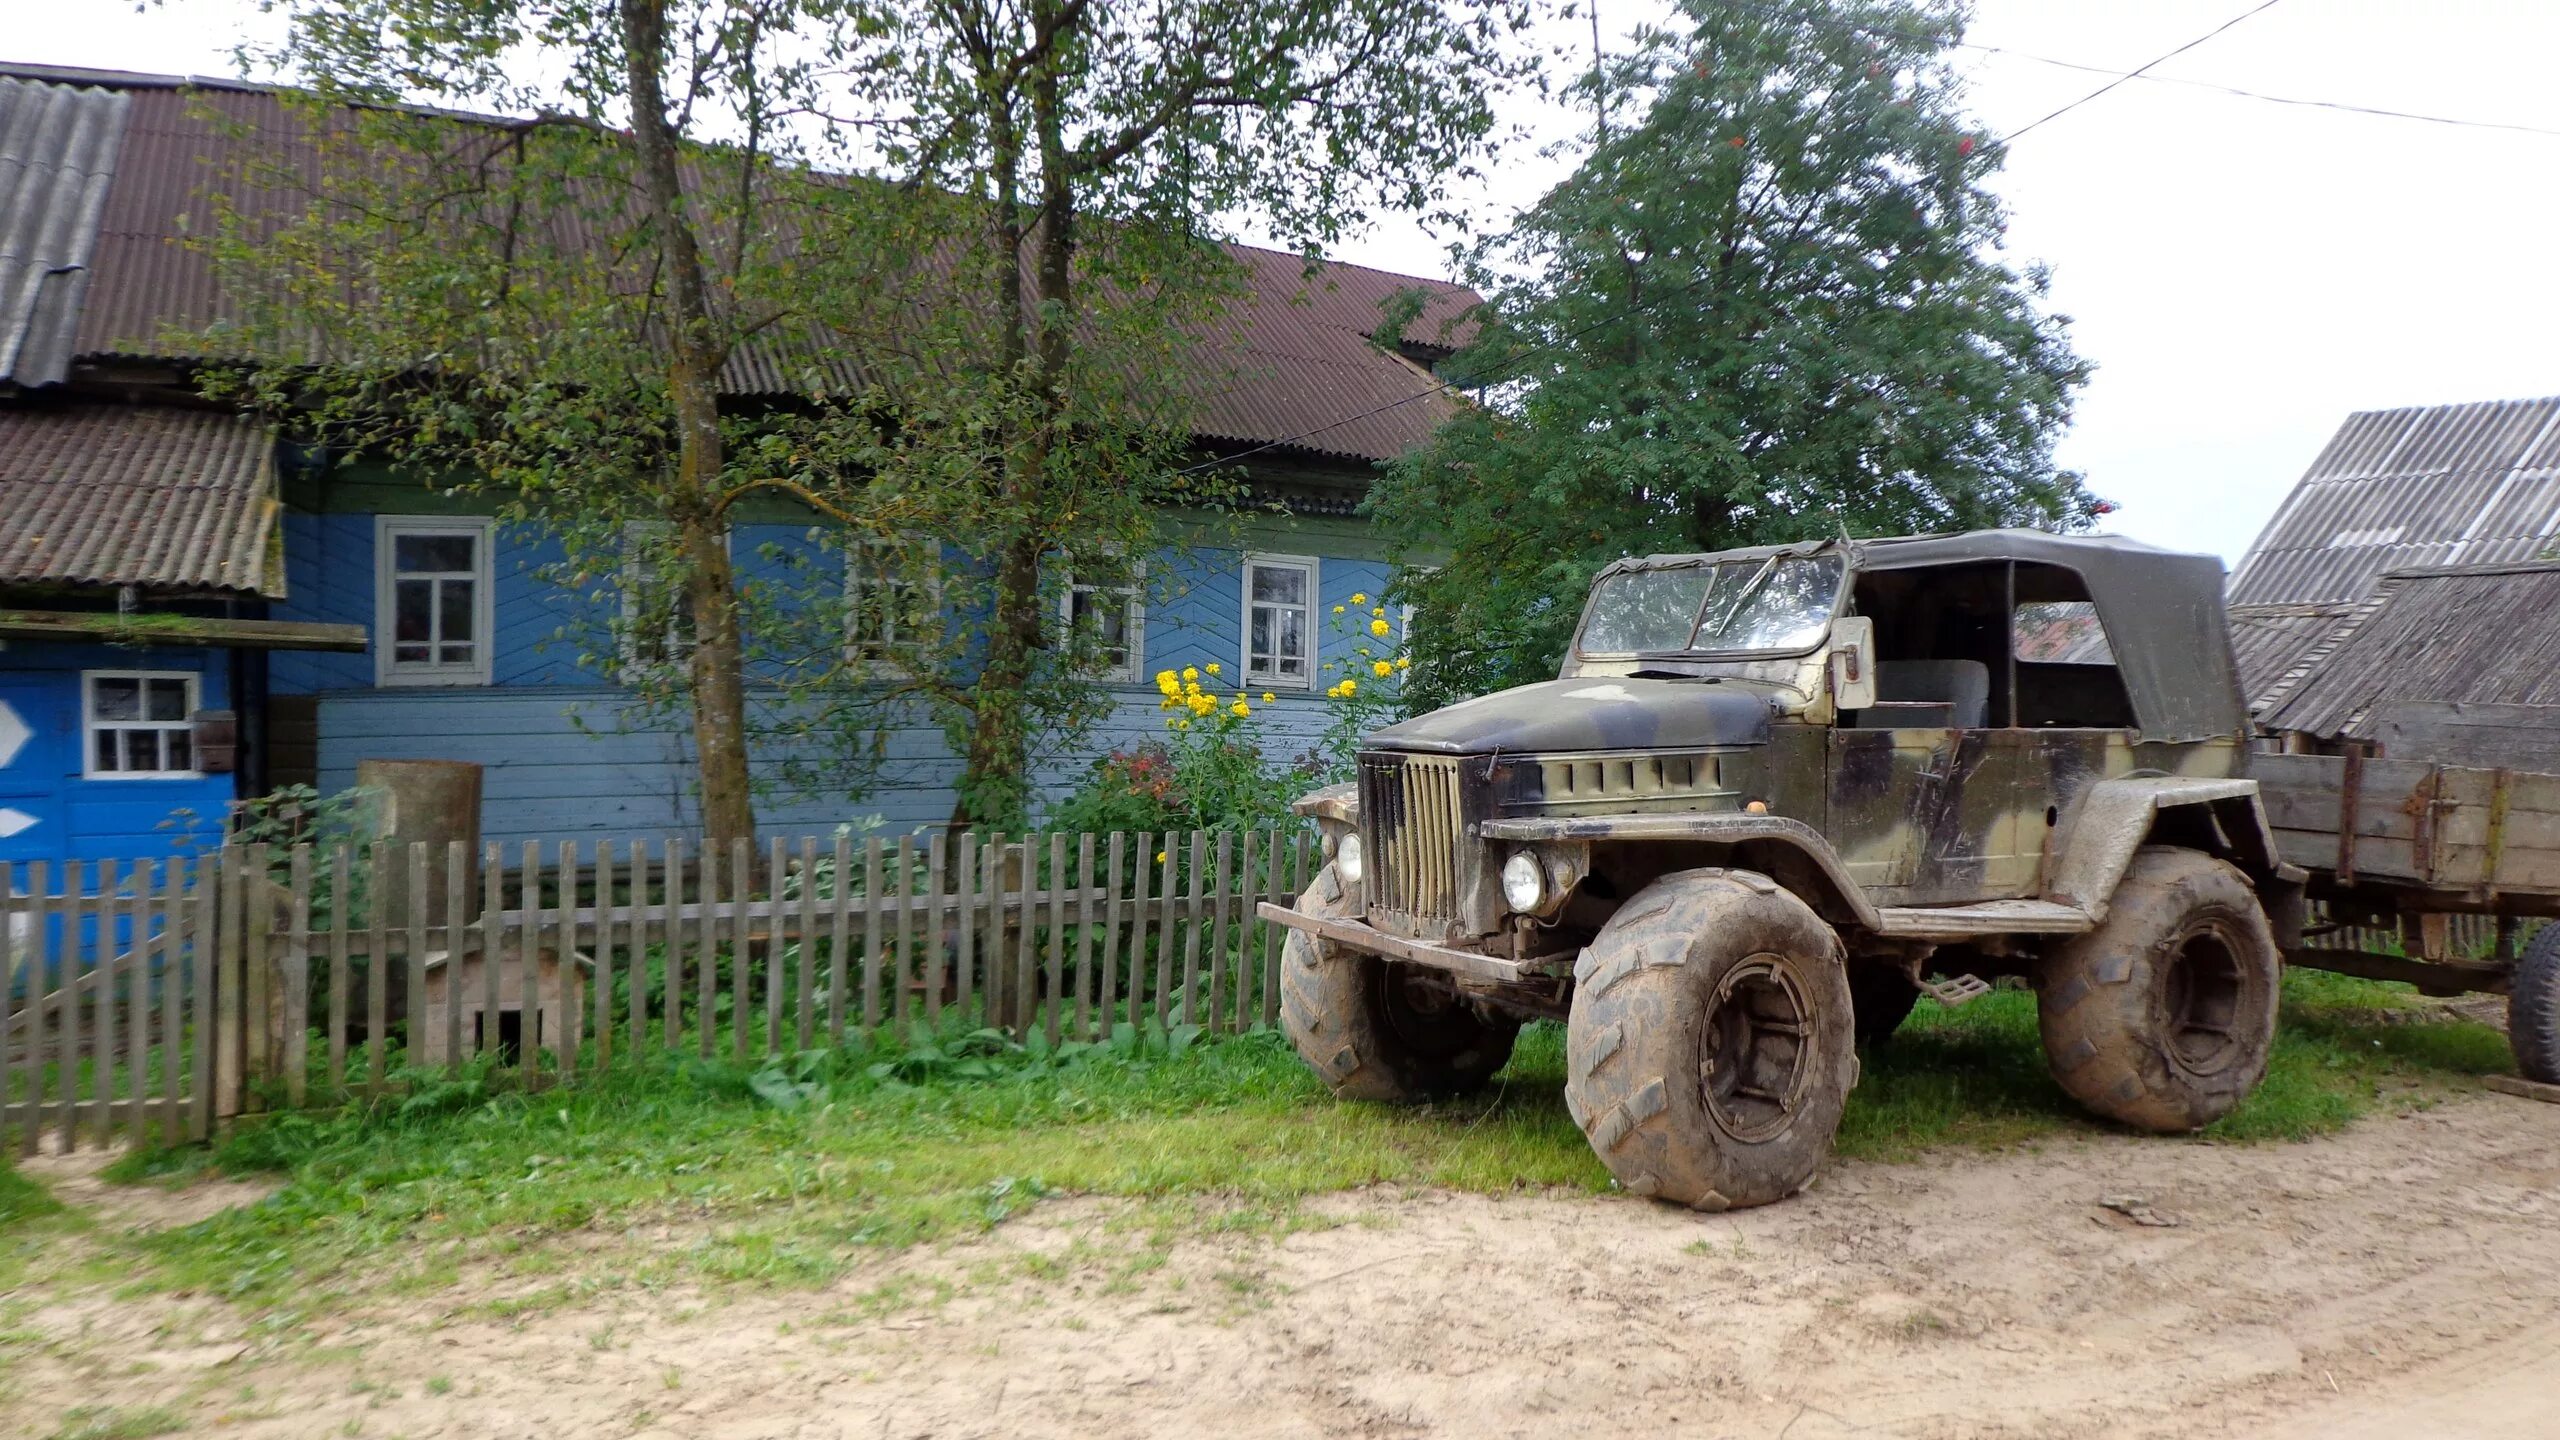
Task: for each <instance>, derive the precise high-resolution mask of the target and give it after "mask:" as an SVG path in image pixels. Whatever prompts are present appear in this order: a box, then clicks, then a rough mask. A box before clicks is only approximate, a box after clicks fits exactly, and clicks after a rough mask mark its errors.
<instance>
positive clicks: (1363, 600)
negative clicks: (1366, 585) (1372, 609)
mask: <svg viewBox="0 0 2560 1440" xmlns="http://www.w3.org/2000/svg"><path fill="white" fill-rule="evenodd" d="M1351 603H1352V604H1354V605H1366V604H1368V603H1369V596H1368V592H1366V591H1363V590H1354V591H1352V592H1351Z"/></svg>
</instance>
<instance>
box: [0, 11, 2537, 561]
mask: <svg viewBox="0 0 2560 1440" xmlns="http://www.w3.org/2000/svg"><path fill="white" fill-rule="evenodd" d="M2257 3H2258V0H1976V7H1975V17H1974V24H1973V27H1972V30H1971V32H1970V35H1969V37H1968V38H1969V39H1970V40H1971V41H1972V42H1974V43H1975V44H1977V45H1980V46H1984V47H1992V48H1994V49H1996V50H1998V51H2000V52H2004V53H1985V52H1984V51H1981V50H1974V51H1967V52H1963V53H1962V55H1961V57H1960V59H1959V62H1958V63H1959V65H1960V68H1962V69H1963V70H1964V72H1965V73H1966V74H1967V76H1968V78H1969V82H1970V93H1971V98H1972V104H1973V108H1974V111H1975V113H1976V114H1977V115H1978V116H1979V117H1980V118H1981V121H1982V128H1983V130H1984V131H1985V133H1987V134H1993V135H2005V134H2009V133H2011V132H2013V131H2015V130H2017V129H2018V128H2019V127H2021V126H2024V125H2026V124H2027V123H2029V122H2030V121H2033V120H2036V119H2037V118H2038V117H2040V116H2043V115H2045V114H2047V113H2048V112H2050V111H2052V110H2055V109H2057V108H2059V107H2061V106H2063V105H2065V104H2067V103H2069V102H2070V101H2073V100H2075V99H2078V98H2079V97H2081V96H2083V95H2086V94H2088V93H2089V92H2090V91H2092V90H2095V89H2097V88H2098V87H2099V86H2101V85H2104V84H2106V83H2107V80H2108V77H2107V76H2104V75H2097V74H2089V73H2085V72H2082V71H2077V70H2071V69H2066V68H2063V67H2061V66H2057V65H2053V64H2048V63H2042V62H2043V61H2046V60H2061V61H2069V62H2073V63H2075V64H2079V65H2087V66H2096V67H2100V68H2102V69H2106V70H2114V71H2125V70H2132V69H2135V68H2137V67H2139V66H2141V65H2143V64H2144V63H2145V62H2148V61H2150V60H2152V59H2154V58H2155V57H2158V56H2160V55H2162V54H2164V53H2166V52H2167V51H2170V50H2172V49H2175V48H2176V47H2178V46H2180V45H2182V44H2185V43H2186V42H2188V41H2190V40H2193V39H2195V38H2196V37H2198V36H2201V35H2203V34H2205V33H2206V32H2207V31H2210V30H2212V29H2214V27H2216V26H2218V25H2221V24H2223V23H2224V22H2225V21H2228V20H2230V19H2232V17H2234V16H2236V15H2240V14H2242V13H2244V12H2246V11H2248V10H2250V9H2251V8H2252V6H2254V5H2255V4H2257ZM1600 4H1601V7H1602V8H1601V18H1602V33H1603V40H1602V43H1603V44H1604V45H1609V44H1613V43H1616V41H1615V39H1614V37H1616V36H1618V35H1621V34H1623V33H1624V31H1625V29H1626V28H1627V27H1628V26H1630V25H1633V24H1635V23H1638V22H1640V21H1643V20H1646V19H1650V18H1655V17H1658V16H1659V15H1661V14H1662V13H1663V12H1664V7H1663V6H1662V5H1661V4H1660V3H1659V0H1600ZM0 9H7V10H9V11H11V12H13V13H12V14H11V15H10V20H9V23H8V24H7V25H6V26H5V27H0V59H6V60H13V61H19V62H39V63H47V64H61V65H89V66H98V67H105V68H118V69H128V70H146V71H161V72H171V73H191V74H218V75H219V74H232V73H235V72H234V69H233V66H232V63H231V58H230V56H231V50H232V47H233V46H234V45H235V44H236V43H237V42H238V41H239V40H240V39H241V38H242V36H243V34H244V33H248V34H252V35H255V34H260V33H264V32H267V31H271V29H272V26H273V23H274V22H273V20H272V18H269V17H261V16H260V15H259V14H258V8H257V4H256V0H165V3H163V4H159V5H155V6H151V7H149V8H142V9H137V8H136V6H135V4H134V3H133V0H0ZM1588 24H1589V22H1588V20H1587V19H1577V20H1574V21H1571V22H1564V21H1558V22H1555V23H1554V24H1553V25H1552V26H1551V27H1550V35H1551V38H1553V39H1554V40H1555V41H1557V42H1558V43H1565V44H1577V45H1579V46H1581V47H1582V49H1583V53H1585V54H1587V53H1588V46H1589V28H1588ZM2009 52H2014V53H2009ZM2555 53H2560V4H2554V3H2551V0H2431V3H2428V4H2425V5H2418V4H2414V3H2410V0H2278V3H2276V4H2274V5H2273V6H2271V7H2270V8H2268V9H2266V10H2265V11H2263V12H2262V13H2259V14H2255V15H2251V16H2249V18H2247V19H2245V20H2242V21H2241V22H2240V23H2238V24H2236V25H2234V26H2232V27H2231V28H2230V29H2229V30H2228V31H2226V32H2224V33H2222V34H2220V35H2217V36H2215V37H2214V38H2212V39H2211V40H2208V41H2206V42H2204V43H2203V44H2200V45H2198V46H2196V47H2195V48H2194V49H2192V50H2190V51H2188V52H2186V53H2185V54H2182V55H2179V56H2177V57H2176V58H2174V59H2172V60H2169V61H2166V62H2165V63H2163V64H2161V65H2160V66H2159V67H2158V68H2157V69H2155V70H2153V71H2151V72H2150V73H2151V75H2152V76H2154V77H2159V78H2157V79H2141V80H2134V81H2131V82H2129V83H2126V84H2123V85H2120V86H2118V87H2117V88H2115V89H2114V90H2112V91H2110V92H2109V93H2107V94H2105V95H2103V96H2101V97H2099V98H2097V99H2095V100H2093V101H2090V102H2089V103H2088V104H2086V105H2082V106H2080V107H2079V108H2077V109H2075V110H2073V111H2071V112H2070V113H2069V114H2067V115H2064V116H2062V117H2061V118H2059V119H2056V120H2053V121H2052V122H2050V123H2048V124H2044V125H2041V126H2039V127H2038V128H2036V129H2035V131H2034V132H2033V133H2031V134H2028V135H2025V136H2023V137H2021V138H2020V139H2019V140H2018V141H2017V142H2016V144H2015V145H2014V146H2012V147H2011V153H2010V155H2009V160H2008V165H2007V168H2006V169H2005V171H2004V172H2003V173H2002V174H2001V175H2000V176H1999V177H1998V179H1997V181H1996V183H1995V188H1996V189H1997V190H1998V191H1999V192H2000V194H2001V195H2002V196H2003V198H2004V199H2006V200H2007V202H2008V204H2009V206H2010V210H2011V224H2010V232H2009V238H2008V248H2007V256H2008V258H2009V259H2010V260H2011V261H2013V262H2014V263H2017V264H2020V265H2024V264H2028V263H2042V264H2044V265H2045V266H2047V267H2049V269H2050V271H2051V273H2052V280H2053V293H2052V301H2053V304H2054V307H2055V308H2056V309H2057V310H2059V311H2060V312H2061V313H2063V314H2065V315H2068V316H2070V317H2071V319H2072V335H2073V342H2074V344H2075V346H2076V347H2077V348H2078V350H2079V351H2080V353H2081V354H2082V355H2084V356H2086V357H2087V358H2088V359H2089V360H2091V361H2092V362H2093V363H2094V364H2095V365H2096V367H2097V369H2096V374H2095V376H2094V378H2093V379H2092V380H2091V382H2090V384H2089V386H2088V388H2087V389H2086V390H2085V391H2084V392H2083V393H2082V395H2081V397H2080V401H2079V404H2078V410H2077V414H2076V416H2075V418H2074V421H2073V424H2072V427H2071V430H2070V432H2069V433H2068V434H2067V435H2066V436H2065V437H2064V439H2063V441H2062V444H2061V459H2062V463H2064V464H2065V465H2067V466H2070V467H2071V468H2073V469H2076V470H2079V471H2081V472H2082V473H2084V474H2085V475H2086V476H2087V477H2088V480H2089V483H2090V485H2091V487H2092V488H2093V489H2094V490H2096V491H2097V493H2099V494H2100V495H2102V496H2104V497H2106V498H2108V499H2110V500H2112V501H2114V502H2115V503H2116V504H2117V506H2118V507H2119V509H2118V510H2117V511H2116V513H2114V514H2113V515H2111V516H2109V517H2108V519H2107V521H2106V525H2105V528H2107V529H2110V530H2113V531H2115V532H2117V533H2120V534H2124V535H2129V536H2132V537H2134V538H2136V539H2140V540H2145V541H2149V542H2151V543H2153V544H2158V545H2166V546H2171V547H2174V548H2178V549H2184V550H2201V551H2212V552H2216V553H2219V554H2220V555H2222V556H2223V557H2224V558H2225V559H2226V560H2236V559H2237V558H2238V557H2239V555H2240V554H2241V552H2242V551H2244V550H2245V549H2247V547H2248V544H2249V540H2250V538H2251V537H2252V536H2253V535H2255V534H2256V533H2257V530H2258V528H2259V527H2260V526H2261V525H2263V524H2264V523H2265V522H2266V519H2267V517H2268V516H2269V515H2271V514H2272V513H2273V512H2274V510H2275V507H2276V505H2277V503H2278V502H2279V501H2280V500H2282V499H2283V497H2284V494H2285V492H2286V490H2287V489H2289V488H2290V487H2291V485H2292V484H2293V481H2294V480H2295V479H2296V478H2297V477H2298V476H2299V475H2301V473H2302V472H2303V471H2304V470H2305V469H2306V468H2308V467H2309V465H2310V463H2311V461H2312V459H2313V457H2314V456H2316V455H2317V454H2318V453H2319V450H2320V447H2321V445H2322V443H2323V442H2324V441H2325V440H2326V439H2327V438H2328V436H2329V435H2330V434H2331V433H2332V432H2333V431H2335V430H2336V429H2337V427H2338V424H2339V422H2340V421H2342V420H2343V419H2344V418H2345V417H2346V416H2347V415H2348V414H2349V413H2351V412H2353V411H2357V410H2374V409H2390V408H2397V407H2401V406H2410V405H2432V404H2441V403H2446V402H2453V401H2466V400H2497V399H2518V398H2524V397H2529V396H2540V395H2551V394H2560V345H2556V344H2554V343H2553V341H2554V337H2555V336H2560V283H2555V278H2554V270H2555V267H2554V265H2553V262H2552V257H2553V254H2554V253H2555V237H2560V189H2555V187H2553V186H2552V185H2550V184H2549V183H2548V177H2549V176H2550V175H2551V174H2552V173H2553V170H2554V167H2555V166H2560V134H2530V133H2518V132H2515V131H2501V130H2496V129H2489V128H2480V126H2481V125H2489V124H2504V125H2514V126H2524V127H2539V128H2541V129H2544V130H2550V131H2560V91H2555V90H2554V89H2553V88H2552V87H2551V85H2550V83H2549V76H2548V64H2549V57H2550V56H2551V55H2553V54H2555ZM2030 56H2032V57H2041V59H2031V58H2026V57H2030ZM2182 81H2183V82H2202V83H2201V84H2188V83H2174V82H2182ZM2208 85H2219V86H2230V87H2237V88H2240V89H2246V90H2252V91H2257V92H2260V93H2262V94H2266V95H2275V96H2283V97H2288V98H2293V99H2303V100H2319V101H2328V102H2336V103H2342V104H2351V105H2362V106H2368V107H2377V108H2384V109H2395V110H2404V111H2414V112H2419V113H2423V114H2428V115H2436V116H2444V117H2452V118H2456V119H2461V120H2466V121H2473V122H2480V125H2471V126H2457V125H2444V124H2429V123H2421V122H2418V121H2413V120H2404V119H2392V118H2385V117H2381V116H2372V115H2362V114H2353V113H2348V112H2346V111H2343V110H2338V109H2330V108H2319V107H2314V106H2307V105H2284V104H2275V103H2270V102H2268V101H2265V100H2258V99H2246V98H2242V97H2239V96H2233V95H2228V94H2224V93H2221V92H2219V91H2217V90H2214V89H2210V88H2204V87H2205V86H2208ZM1505 118H1506V119H1507V120H1510V121H1513V122H1515V123H1517V124H1518V125H1519V126H1521V127H1522V128H1524V129H1526V130H1527V131H1528V132H1530V134H1531V135H1532V137H1533V139H1532V141H1530V142H1529V143H1526V144H1523V145H1521V146H1518V147H1515V148H1514V149H1513V150H1512V151H1511V152H1510V153H1508V154H1506V155H1505V156H1504V157H1503V158H1502V160H1501V162H1500V163H1499V164H1497V165H1495V166H1492V167H1489V171H1488V178H1487V179H1486V180H1484V181H1483V182H1482V183H1481V184H1480V185H1478V186H1476V187H1474V190H1473V193H1471V194H1470V195H1469V196H1468V197H1467V198H1468V200H1469V201H1470V202H1471V204H1470V208H1471V210H1472V211H1473V213H1474V215H1475V217H1476V218H1475V223H1477V224H1479V225H1497V226H1498V225H1500V224H1501V223H1502V222H1503V219H1504V217H1505V216H1506V215H1508V214H1509V213H1511V212H1513V211H1516V210H1517V209H1519V208H1521V207H1523V206H1525V205H1527V204H1529V203H1531V202H1533V201H1534V200H1535V199H1536V198H1537V195H1538V193H1539V192H1540V190H1542V189H1543V188H1544V187H1545V186H1546V185H1548V184H1551V183H1553V181H1554V180H1555V179H1557V178H1559V177H1560V176H1561V175H1562V174H1563V173H1564V170H1565V168H1566V167H1568V166H1569V164H1570V160H1571V157H1570V155H1569V154H1567V155H1565V156H1563V157H1560V158H1551V159H1542V158H1540V157H1539V156H1538V155H1537V154H1536V153H1535V146H1536V144H1537V142H1538V140H1540V139H1543V140H1549V141H1555V140H1562V141H1566V142H1568V144H1569V142H1570V139H1571V137H1573V136H1575V135H1577V134H1579V133H1581V132H1582V131H1583V130H1584V129H1586V128H1587V126H1588V123H1589V117H1588V115H1587V114H1582V115H1575V114H1571V113H1568V112H1566V111H1563V110H1561V109H1558V108H1553V107H1548V106H1544V105H1539V104H1533V103H1528V102H1520V103H1516V104H1514V105H1512V106H1510V107H1509V108H1508V111H1507V113H1506V117H1505ZM1248 238H1249V237H1248ZM1452 238H1463V237H1452V236H1450V235H1447V234H1436V235H1435V234H1427V233H1425V232H1423V231H1422V230H1421V229H1420V228H1419V227H1418V226H1416V225H1414V224H1411V223H1404V222H1386V223H1381V224H1379V225H1377V226H1374V227H1372V228H1371V229H1370V230H1369V231H1368V232H1367V233H1365V234H1362V235H1358V236H1355V237H1352V238H1351V239H1350V240H1348V241H1347V242H1346V243H1344V244H1343V245H1341V246H1340V247H1338V249H1337V250H1336V251H1335V254H1336V257H1337V258H1340V259H1346V260H1352V261H1357V262H1360V263H1363V264H1369V265H1376V266H1379V267H1382V268H1385V269H1390V270H1401V271H1407V272H1410V273H1417V274H1440V273H1444V272H1445V270H1446V268H1447V264H1446V251H1447V246H1448V243H1449V242H1450V240H1451V239H1452Z"/></svg>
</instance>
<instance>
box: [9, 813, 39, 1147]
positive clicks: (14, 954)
mask: <svg viewBox="0 0 2560 1440" xmlns="http://www.w3.org/2000/svg"><path fill="white" fill-rule="evenodd" d="M17 883H18V867H17V866H16V865H15V864H14V863H12V862H10V861H7V860H0V896H12V895H15V894H17V893H18V891H17ZM43 956H44V946H43V942H42V940H41V939H39V940H38V942H37V944H36V945H35V946H34V947H33V948H32V949H31V950H30V951H29V952H28V953H27V955H26V964H27V1002H28V1009H29V1011H30V1012H32V1011H33V1009H34V1005H35V996H36V993H37V991H38V989H39V988H40V987H41V986H42V985H43V984H44V976H43V975H42V974H41V973H40V971H39V969H38V967H39V966H40V965H41V964H42V961H43ZM19 958H20V957H19V950H18V927H17V925H16V923H15V921H14V917H7V916H0V984H5V985H8V986H10V987H11V988H12V989H14V988H15V986H16V985H17V979H18V962H19ZM9 999H10V991H8V990H0V1105H9V1104H14V1103H16V1101H17V1098H18V1070H19V1068H20V1066H19V1062H18V1056H17V1054H16V1052H17V1051H18V1050H23V1049H26V1048H27V1047H28V1046H32V1045H33V1044H34V1043H35V1035H36V1033H37V1032H36V1030H35V1028H34V1026H32V1025H30V1026H29V1027H28V1038H27V1041H26V1043H25V1044H24V1045H17V1046H13V1045H11V1043H10V1039H9V1037H10V1033H11V1032H12V1031H14V1030H16V1029H17V1028H18V1027H17V1025H16V1024H15V1023H13V1020H12V1017H11V1016H10V1014H9ZM8 1142H9V1137H8V1136H7V1135H5V1134H0V1145H6V1144H7V1143H8Z"/></svg>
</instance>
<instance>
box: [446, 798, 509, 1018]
mask: <svg viewBox="0 0 2560 1440" xmlns="http://www.w3.org/2000/svg"><path fill="white" fill-rule="evenodd" d="M506 883H507V851H506V847H505V846H503V845H491V846H489V847H487V848H486V849H484V850H483V851H481V854H480V892H481V911H480V946H479V954H480V1023H479V1024H478V1025H477V1026H475V1027H473V1029H472V1031H471V1033H470V1034H469V1035H467V1036H466V1037H465V1040H466V1043H467V1044H468V1045H469V1046H470V1049H471V1055H472V1057H473V1058H474V1059H477V1058H478V1057H479V1056H480V1055H482V1054H484V1053H487V1052H490V1051H494V1050H495V1049H496V1048H497V1045H498V969H499V965H500V962H501V961H503V960H504V959H505V958H506V954H507V921H506V919H505V914H506V904H505V900H506ZM462 939H463V937H462V936H461V935H459V934H448V935H447V936H446V937H445V945H446V949H445V956H444V965H445V971H444V985H445V1000H446V1013H447V1014H451V1015H459V1014H461V1011H462V955H463V951H462Z"/></svg>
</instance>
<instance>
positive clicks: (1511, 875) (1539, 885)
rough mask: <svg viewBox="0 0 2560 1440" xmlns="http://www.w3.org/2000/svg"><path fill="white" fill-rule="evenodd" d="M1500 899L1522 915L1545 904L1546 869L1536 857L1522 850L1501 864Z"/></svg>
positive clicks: (1532, 911)
mask: <svg viewBox="0 0 2560 1440" xmlns="http://www.w3.org/2000/svg"><path fill="white" fill-rule="evenodd" d="M1502 898H1503V899H1504V900H1506V901H1508V902H1509V903H1510V905H1511V908H1512V909H1514V910H1517V911H1519V912H1520V913H1521V914H1523V915H1527V914H1531V913H1534V912H1535V911H1536V910H1537V908H1538V907H1539V906H1541V905H1543V904H1545V903H1546V900H1547V867H1546V866H1544V865H1541V864H1539V863H1538V857H1537V856H1535V855H1532V854H1530V853H1529V852H1528V851H1526V850H1523V851H1521V852H1520V853H1518V854H1516V855H1514V856H1512V857H1511V858H1510V859H1508V860H1505V861H1503V862H1502Z"/></svg>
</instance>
